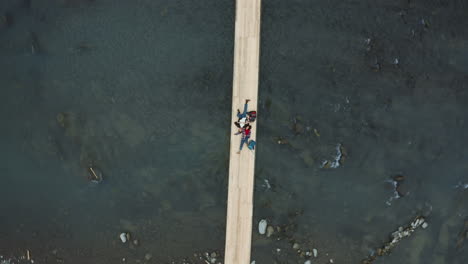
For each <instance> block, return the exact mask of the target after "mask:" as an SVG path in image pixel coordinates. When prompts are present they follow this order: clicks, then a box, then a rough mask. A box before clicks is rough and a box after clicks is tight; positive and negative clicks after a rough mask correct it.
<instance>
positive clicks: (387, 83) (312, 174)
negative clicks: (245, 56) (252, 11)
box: [253, 1, 468, 263]
mask: <svg viewBox="0 0 468 264" xmlns="http://www.w3.org/2000/svg"><path fill="white" fill-rule="evenodd" d="M467 8H468V6H467V4H466V3H465V2H462V1H448V2H445V3H441V2H438V1H411V2H410V3H408V2H407V1H394V2H392V3H389V2H386V1H377V2H376V1H358V2H357V1H288V2H286V1H264V2H263V25H262V57H261V67H260V68H261V69H262V72H261V83H260V100H261V102H260V105H261V106H262V108H261V109H260V110H259V120H260V121H259V125H260V127H259V135H258V136H259V139H258V141H259V148H258V153H257V154H258V155H257V172H258V173H257V174H256V176H257V189H256V196H255V198H256V207H255V217H256V219H255V222H256V223H258V221H259V220H260V219H261V218H267V219H270V221H271V223H272V224H273V225H274V226H276V225H280V226H283V230H284V226H285V225H286V226H288V230H287V232H286V234H281V235H280V238H281V240H280V241H276V242H272V241H271V240H272V239H270V240H266V239H265V238H262V237H258V236H256V237H255V238H254V245H255V246H254V248H253V258H254V259H257V261H258V262H259V263H273V262H274V261H277V262H279V263H282V262H284V261H287V262H290V263H300V262H301V261H302V262H303V261H304V260H303V258H299V257H298V256H297V255H298V254H295V253H293V252H292V251H293V250H292V244H293V243H294V242H297V243H298V244H299V245H301V249H302V250H303V251H304V250H311V249H312V248H316V249H317V250H318V252H319V254H318V260H314V259H313V263H317V262H318V263H325V262H327V261H329V259H334V261H335V263H360V260H362V259H364V258H365V257H366V256H367V255H368V254H371V252H374V251H375V250H376V249H377V248H378V247H381V246H383V244H384V242H386V241H387V240H388V235H389V234H390V233H391V232H393V231H395V230H396V229H398V227H399V226H406V225H408V224H409V222H410V221H412V220H413V218H414V217H416V216H417V215H419V214H422V215H428V217H427V219H428V221H429V227H428V228H427V229H425V230H417V231H416V233H415V234H414V235H413V236H411V237H410V238H408V239H405V240H404V241H402V242H401V243H400V245H398V246H397V247H396V248H395V249H394V250H393V253H392V254H391V255H390V256H386V257H383V258H379V259H378V260H377V261H376V263H464V260H465V259H466V258H467V256H468V255H467V251H466V246H465V248H462V249H460V250H458V251H457V250H455V245H456V240H457V235H458V233H459V232H460V231H461V230H462V229H463V223H464V221H465V220H466V217H467V213H468V209H467V208H468V206H467V198H468V197H467V193H466V190H463V189H461V188H458V189H455V188H454V186H455V185H456V184H457V183H458V182H459V181H461V182H466V181H467V176H466V165H465V162H464V156H465V155H464V151H465V149H466V145H467V143H466V141H465V140H464V139H463V138H464V135H466V133H467V127H466V124H465V120H466V118H467V113H468V112H467V110H468V109H467V104H466V103H467V100H468V94H467V89H466V88H467V87H468V86H467V85H468V82H467V81H468V79H466V70H467V62H468V60H467V58H468V57H467V55H468V53H467V51H466V49H464V48H462V46H463V44H462V43H466V41H467V37H468V35H467V34H466V31H465V30H464V29H463V28H464V26H466V20H465V19H463V16H464V15H463V13H464V12H465V11H466V10H467ZM462 10H464V11H462ZM422 19H424V20H425V22H424V23H425V24H422V22H421V21H422ZM367 39H370V41H369V40H367ZM395 59H398V65H395ZM376 63H378V64H380V69H377V67H376V66H375V64H376ZM262 117H263V118H262ZM314 129H315V130H316V132H317V133H316V132H314ZM277 137H282V140H287V141H288V143H289V144H281V145H280V144H277V140H278V139H277ZM339 143H341V144H342V146H343V147H344V149H345V150H346V152H347V155H346V157H345V158H346V159H345V160H343V162H342V164H341V166H340V167H339V168H337V169H321V168H320V167H321V164H322V162H323V161H324V160H333V156H335V155H336V150H335V149H336V145H337V144H339ZM278 157H280V158H279V159H278ZM397 174H401V175H403V176H405V181H404V182H403V184H402V185H401V191H402V192H404V193H405V194H407V195H405V196H404V197H402V198H400V199H397V200H393V201H391V203H390V205H387V204H386V202H387V201H389V199H390V198H391V197H392V196H393V195H394V190H393V189H392V185H391V184H390V183H388V180H390V177H391V176H394V175H397ZM263 179H267V180H269V181H270V182H274V185H275V186H276V187H277V188H276V189H275V188H272V189H270V190H265V188H264V187H262V184H263ZM276 248H280V249H281V251H280V253H277V252H276V250H275V249H276ZM285 249H286V250H285ZM301 259H302V260H301Z"/></svg>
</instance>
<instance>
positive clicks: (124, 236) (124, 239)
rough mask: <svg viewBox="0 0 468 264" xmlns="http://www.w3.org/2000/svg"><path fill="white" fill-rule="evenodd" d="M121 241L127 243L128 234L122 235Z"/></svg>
mask: <svg viewBox="0 0 468 264" xmlns="http://www.w3.org/2000/svg"><path fill="white" fill-rule="evenodd" d="M120 240H121V241H122V243H125V242H127V233H122V234H120Z"/></svg>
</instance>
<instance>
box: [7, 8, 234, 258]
mask: <svg viewBox="0 0 468 264" xmlns="http://www.w3.org/2000/svg"><path fill="white" fill-rule="evenodd" d="M7 2H8V3H6V2H5V3H2V12H6V11H8V13H9V15H11V16H12V17H13V18H14V23H13V24H12V25H11V26H9V27H7V26H5V27H3V28H2V29H1V32H0V57H1V60H0V68H1V69H0V72H1V87H2V89H1V93H2V94H1V111H0V114H1V120H2V121H3V126H2V130H1V132H0V133H1V135H0V140H1V146H2V150H3V151H2V152H1V155H2V158H1V162H0V168H1V173H2V175H1V182H0V183H1V186H2V201H1V202H0V211H1V214H2V217H1V218H0V219H1V220H0V226H1V229H0V236H1V239H0V249H1V252H0V254H2V255H5V256H8V255H10V254H19V253H17V251H20V250H21V252H22V254H24V252H25V250H26V249H29V250H30V251H31V252H32V255H33V257H34V258H35V260H36V263H37V262H39V263H60V261H62V260H63V261H65V263H119V262H121V259H122V258H123V257H125V258H126V259H127V262H131V263H135V261H136V260H137V259H140V260H142V259H143V257H144V255H145V254H146V253H150V254H152V255H153V257H152V259H151V261H152V262H153V263H168V262H169V260H171V259H175V260H181V259H182V258H183V257H186V256H192V255H193V253H195V252H197V251H202V250H207V249H220V248H222V245H223V243H224V232H225V230H224V226H225V214H226V212H225V210H226V209H225V208H226V206H225V201H226V191H227V164H228V147H229V132H228V131H229V127H230V125H229V121H230V113H229V112H230V108H231V106H230V102H231V99H230V96H231V87H232V86H231V85H232V50H233V29H234V22H233V8H234V6H233V2H232V1H225V2H221V1H202V2H198V1H173V0H170V1H149V0H148V1H114V0H112V1H111V0H107V1H103V0H98V1H78V0H75V1H52V0H51V1H31V6H30V7H21V6H20V4H19V3H20V2H22V1H7ZM61 118H63V120H58V119H61ZM89 163H93V164H94V165H93V166H95V167H96V168H98V169H100V170H101V171H102V172H103V174H104V182H103V183H102V184H101V185H99V186H94V187H93V186H90V185H89V183H88V181H87V167H88V166H89ZM124 231H125V232H130V234H131V235H132V236H133V238H135V239H138V240H139V245H138V247H136V249H132V248H130V247H129V245H128V244H126V245H123V244H122V243H121V242H120V240H119V234H120V233H121V232H124Z"/></svg>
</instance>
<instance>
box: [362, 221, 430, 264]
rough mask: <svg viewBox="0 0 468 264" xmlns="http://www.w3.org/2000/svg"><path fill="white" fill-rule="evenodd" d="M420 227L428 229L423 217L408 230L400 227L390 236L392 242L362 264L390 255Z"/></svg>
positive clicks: (409, 226)
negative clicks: (404, 239)
mask: <svg viewBox="0 0 468 264" xmlns="http://www.w3.org/2000/svg"><path fill="white" fill-rule="evenodd" d="M418 227H422V228H424V229H425V228H427V227H428V223H427V222H426V220H425V219H424V217H422V216H418V217H416V218H415V219H414V220H413V221H412V222H411V223H410V224H409V225H408V226H407V227H406V228H403V227H402V226H400V227H399V228H398V230H396V231H395V232H393V233H392V234H391V235H390V241H389V242H387V243H385V245H384V246H383V247H381V248H378V249H377V251H376V253H377V254H374V255H371V256H369V257H367V258H366V259H364V260H363V261H362V262H361V263H362V264H372V263H373V262H374V261H375V260H376V259H377V257H380V256H384V255H388V254H389V253H390V251H391V250H392V249H393V248H394V247H395V246H396V245H397V244H398V242H400V241H401V240H402V239H403V238H405V237H409V236H411V235H412V234H413V232H414V231H415V230H416V229H417V228H418Z"/></svg>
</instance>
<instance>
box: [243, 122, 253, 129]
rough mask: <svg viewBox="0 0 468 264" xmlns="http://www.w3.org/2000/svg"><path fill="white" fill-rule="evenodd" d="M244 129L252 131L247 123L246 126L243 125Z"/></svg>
mask: <svg viewBox="0 0 468 264" xmlns="http://www.w3.org/2000/svg"><path fill="white" fill-rule="evenodd" d="M244 128H245V129H246V130H250V129H252V126H251V125H250V124H248V123H247V124H246V125H245V127H244Z"/></svg>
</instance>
